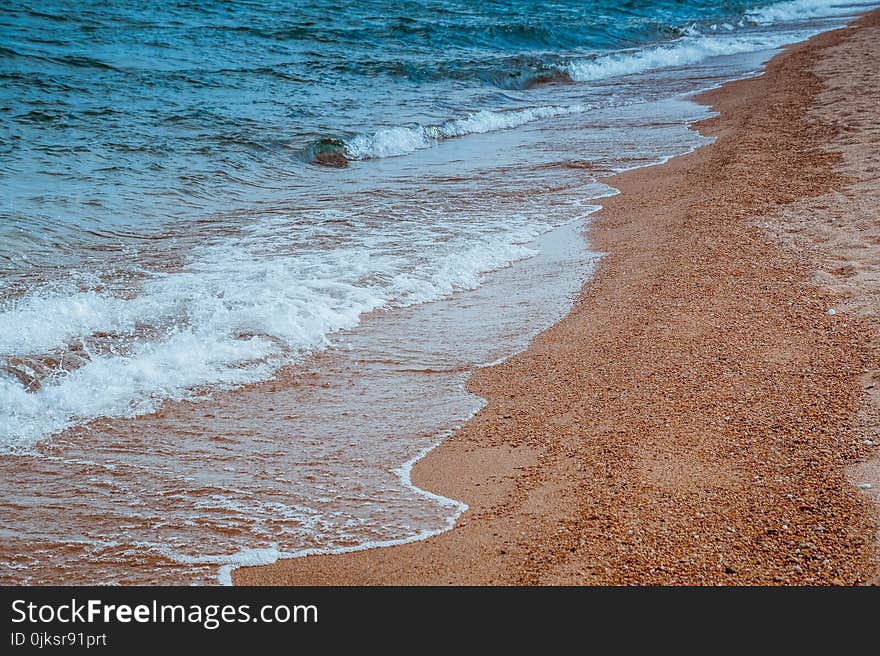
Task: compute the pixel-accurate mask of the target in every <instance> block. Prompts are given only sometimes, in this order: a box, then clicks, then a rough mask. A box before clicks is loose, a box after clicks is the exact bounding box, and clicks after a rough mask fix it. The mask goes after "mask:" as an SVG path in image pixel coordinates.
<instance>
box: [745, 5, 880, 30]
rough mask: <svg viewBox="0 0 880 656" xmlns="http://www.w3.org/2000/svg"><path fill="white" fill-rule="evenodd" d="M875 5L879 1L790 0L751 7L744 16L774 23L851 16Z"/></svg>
mask: <svg viewBox="0 0 880 656" xmlns="http://www.w3.org/2000/svg"><path fill="white" fill-rule="evenodd" d="M877 5H880V3H878V2H876V0H874V1H865V0H841V1H837V2H828V0H791V1H789V2H777V3H774V4H771V5H769V6H766V7H761V8H759V9H753V10H752V11H749V12H748V13H746V18H747V19H748V20H750V21H752V22H753V23H758V24H759V25H774V24H778V23H787V22H790V21H802V20H808V19H810V18H828V17H832V16H853V15H855V14H858V13H859V12H862V11H866V10H867V9H869V8H870V7H874V6H877Z"/></svg>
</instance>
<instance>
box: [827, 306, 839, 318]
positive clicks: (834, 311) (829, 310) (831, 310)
mask: <svg viewBox="0 0 880 656" xmlns="http://www.w3.org/2000/svg"><path fill="white" fill-rule="evenodd" d="M826 314H828V316H829V317H833V316H834V315H835V314H837V310H835V309H834V308H828V312H827V313H826Z"/></svg>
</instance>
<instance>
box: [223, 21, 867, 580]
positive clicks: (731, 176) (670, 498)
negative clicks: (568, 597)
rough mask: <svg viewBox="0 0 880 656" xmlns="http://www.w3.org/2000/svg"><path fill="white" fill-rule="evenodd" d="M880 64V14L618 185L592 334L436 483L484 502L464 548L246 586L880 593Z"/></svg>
mask: <svg viewBox="0 0 880 656" xmlns="http://www.w3.org/2000/svg"><path fill="white" fill-rule="evenodd" d="M878 61H880V13H877V12H875V13H873V14H869V15H868V16H866V17H864V18H862V19H861V21H860V22H858V23H857V24H856V25H855V28H854V29H853V28H847V29H842V30H837V31H834V32H827V33H825V34H822V35H819V36H818V37H815V38H813V39H812V40H810V41H808V42H806V43H803V44H799V45H796V46H792V47H790V48H788V49H787V50H786V51H785V52H784V53H783V54H781V55H779V56H777V57H776V58H775V59H774V60H772V61H771V62H770V63H769V64H768V65H767V69H766V73H765V74H764V75H761V76H758V77H754V78H750V79H747V80H742V81H738V82H734V83H730V84H727V85H725V86H723V87H721V88H719V89H717V90H713V91H711V92H709V93H707V94H704V95H702V96H701V97H699V98H698V99H697V100H698V101H699V102H701V103H704V104H708V105H711V106H712V107H713V108H714V110H715V111H717V112H718V113H719V115H718V116H717V117H716V118H712V119H709V120H707V121H704V122H702V123H700V124H698V125H697V126H695V127H696V129H698V130H699V131H700V132H701V133H703V134H705V135H708V136H713V137H716V141H715V142H714V143H713V144H712V145H710V146H706V147H703V148H701V149H699V150H698V151H696V152H694V153H692V154H690V155H687V156H683V157H679V158H676V159H674V160H671V161H670V162H668V163H667V164H664V165H661V166H655V167H650V168H643V169H639V170H635V171H632V172H628V173H625V174H621V175H618V176H616V177H614V178H612V179H611V180H610V184H612V185H613V186H615V187H617V188H618V189H620V191H621V193H620V194H619V195H618V196H615V197H613V198H611V199H606V200H603V201H602V204H603V205H604V208H603V209H602V210H601V211H600V212H599V213H598V214H597V215H596V216H595V218H594V220H593V221H592V223H591V225H590V227H589V233H588V237H589V241H590V244H591V246H592V247H593V248H595V249H597V250H600V251H602V252H604V253H606V254H607V255H606V256H605V258H604V259H603V260H602V263H601V265H600V267H599V269H598V271H597V273H596V275H595V276H594V277H593V279H592V280H591V281H590V282H589V283H588V284H587V285H586V286H585V288H584V290H583V292H582V294H581V297H580V298H579V300H578V302H577V304H576V306H575V308H574V309H573V311H572V312H571V313H570V314H569V315H568V316H567V317H566V318H565V319H564V320H563V321H561V322H560V323H558V324H556V325H555V326H553V327H552V328H551V329H549V330H547V331H546V332H544V333H542V334H541V335H540V336H539V337H538V338H537V339H536V340H535V341H534V342H533V344H532V345H531V347H530V348H529V349H528V350H527V351H525V352H524V353H522V354H520V355H518V356H516V357H514V358H512V359H510V360H508V361H506V362H504V363H503V364H500V365H497V366H494V367H491V368H487V369H482V370H480V371H479V372H478V373H477V374H476V375H475V376H474V378H473V379H472V381H471V384H470V385H471V389H472V390H473V391H474V392H475V393H477V394H480V395H481V396H483V397H485V398H486V399H487V400H488V404H487V405H486V406H485V408H484V409H483V410H482V411H481V412H480V413H479V414H478V415H477V416H476V417H475V418H474V419H472V420H471V421H470V422H469V423H468V424H467V425H466V426H465V427H464V428H463V429H461V430H459V431H458V432H457V433H455V434H454V435H453V436H452V437H450V438H449V439H447V440H446V441H445V442H444V443H443V444H442V445H441V446H440V447H438V448H437V449H436V450H435V451H433V452H432V453H431V454H430V455H429V456H428V457H426V458H425V459H423V460H422V461H420V462H419V463H418V464H417V466H416V467H415V469H414V472H413V480H414V482H415V483H416V484H417V485H419V486H420V487H422V488H425V489H427V490H430V491H433V492H436V493H438V494H442V495H445V496H448V497H453V498H456V499H461V500H463V501H464V502H465V503H467V504H468V505H469V507H470V509H469V510H468V511H467V512H466V513H465V514H464V515H463V516H462V517H461V518H460V520H459V521H458V523H457V525H456V527H455V528H454V529H453V530H451V531H449V532H447V533H444V534H442V535H439V536H436V537H434V538H431V539H429V540H426V541H424V542H418V543H412V544H407V545H403V546H397V547H392V548H385V549H373V550H368V551H362V552H356V553H349V554H345V555H333V556H319V557H308V558H301V559H295V560H283V561H280V562H278V563H276V564H274V565H269V566H263V567H252V568H243V569H240V570H237V571H236V572H235V573H234V577H233V578H234V581H235V583H237V584H244V585H262V584H276V585H277V584H281V585H309V584H311V585H314V584H319V585H324V584H328V585H338V584H343V585H349V584H354V585H363V584H367V585H372V584H405V585H410V584H429V585H434V584H456V585H462V584H464V585H471V584H529V585H533V584H823V585H824V584H844V585H851V584H864V583H867V582H870V581H871V580H872V579H875V577H876V576H877V569H878V549H877V515H878V513H877V503H876V502H877V501H878V494H877V490H878V488H880V480H878V479H880V466H878V464H877V463H878V461H877V455H878V446H877V444H878V439H880V438H878V426H880V405H878V403H880V387H878V381H880V345H878V340H877V334H878V332H877V329H878V317H880V252H878V249H877V245H878V244H880V225H878V223H877V220H876V217H877V212H878V207H880V178H878V171H880V120H878V118H880V117H878V113H877V108H878V107H880V76H878V73H880V71H878V64H877V62H878ZM869 486H870V487H869Z"/></svg>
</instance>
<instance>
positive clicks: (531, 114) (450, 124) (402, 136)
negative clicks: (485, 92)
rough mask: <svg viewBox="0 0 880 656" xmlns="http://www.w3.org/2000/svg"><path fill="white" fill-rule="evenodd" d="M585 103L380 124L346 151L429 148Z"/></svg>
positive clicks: (377, 154)
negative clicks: (406, 123)
mask: <svg viewBox="0 0 880 656" xmlns="http://www.w3.org/2000/svg"><path fill="white" fill-rule="evenodd" d="M589 108H590V107H589V106H588V105H582V104H575V105H568V106H543V107H529V108H526V109H517V110H508V111H494V112H493V111H489V110H481V111H479V112H474V113H472V114H468V115H467V116H464V117H462V118H457V119H453V120H450V121H447V122H446V123H443V124H441V125H428V126H422V125H416V126H410V127H392V128H383V129H381V130H378V131H376V132H374V133H373V134H362V135H358V136H356V137H353V138H352V139H350V140H348V141H347V142H346V144H345V153H346V155H347V156H348V157H349V158H350V159H376V158H381V157H396V156H398V155H407V154H409V153H412V152H415V151H417V150H421V149H423V148H428V147H430V146H432V145H434V144H436V143H437V142H439V141H442V140H444V139H451V138H453V137H463V136H466V135H469V134H483V133H486V132H495V131H497V130H509V129H511V128H515V127H519V126H521V125H525V124H527V123H533V122H535V121H541V120H546V119H550V118H557V117H559V116H566V115H569V114H579V113H582V112H585V111H587V110H588V109H589Z"/></svg>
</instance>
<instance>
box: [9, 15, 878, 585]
mask: <svg viewBox="0 0 880 656" xmlns="http://www.w3.org/2000/svg"><path fill="white" fill-rule="evenodd" d="M878 4H880V3H877V2H870V3H869V2H865V1H864V0H839V1H832V2H820V1H815V0H794V1H787V2H725V1H711V0H706V1H687V0H678V1H672V0H657V1H653V2H649V1H637V0H617V1H610V0H597V1H594V2H589V1H575V0H555V1H542V0H530V1H525V0H479V1H477V0H420V1H413V0H395V1H394V2H391V1H388V0H372V1H371V0H359V1H357V2H353V1H350V0H332V1H331V0H298V1H294V0H290V1H281V0H262V1H259V2H257V1H248V0H224V1H220V0H199V1H196V0H192V1H183V0H181V1H175V0H162V1H159V0H138V1H137V2H121V1H120V2H112V1H109V0H104V1H99V0H33V1H30V2H24V1H22V0H6V1H5V2H3V3H2V4H0V583H6V584H57V583H74V584H79V583H100V584H169V583H170V584H215V583H229V582H230V576H231V572H232V571H233V570H234V569H235V568H236V567H239V566H242V565H251V564H261V563H271V562H274V561H276V560H278V559H279V558H294V557H298V556H302V555H305V554H312V553H326V552H339V551H347V550H355V549H363V548H371V547H378V546H382V545H388V544H398V543H402V542H407V541H412V540H418V539H423V538H425V537H428V536H430V535H434V534H436V533H439V532H442V531H444V530H447V529H448V528H450V527H451V526H452V525H453V524H454V522H455V520H456V518H457V517H458V516H459V515H460V514H461V513H462V512H463V511H464V510H465V506H464V504H463V503H462V502H460V501H458V500H455V499H449V498H445V497H442V496H439V495H436V494H434V493H432V492H429V491H426V490H422V489H419V488H418V487H415V486H414V485H413V484H412V482H411V481H410V478H409V472H410V468H411V467H412V465H413V463H415V462H416V461H417V460H418V459H419V458H420V457H422V456H423V455H424V454H425V453H427V452H428V451H430V449H432V448H433V447H435V446H436V445H437V444H438V443H439V442H440V441H442V439H443V438H444V437H445V436H447V435H449V434H450V433H451V432H452V431H454V430H455V429H456V428H457V427H459V426H461V425H462V424H463V423H464V422H465V421H467V419H468V418H469V417H471V416H472V415H473V414H474V413H475V412H477V411H478V410H479V408H480V407H481V405H482V404H483V403H484V401H483V400H482V399H481V398H479V397H478V396H475V395H473V394H472V393H470V392H469V391H468V390H467V381H468V379H469V378H470V376H471V375H472V373H473V372H474V371H475V370H476V369H478V368H480V367H484V366H487V365H491V364H493V363H498V362H502V361H503V360H504V359H505V358H507V357H510V356H511V355H512V354H514V353H517V352H518V351H521V350H522V349H524V348H525V347H526V346H527V345H528V343H529V341H530V340H531V339H533V338H534V336H535V335H536V334H538V333H539V332H540V331H542V330H543V329H545V328H547V327H548V326H549V325H551V324H552V323H554V322H555V321H557V320H558V319H559V318H561V317H562V316H564V315H565V313H566V312H567V311H568V309H569V308H570V307H571V304H572V303H573V301H574V300H575V298H576V297H577V294H578V291H579V290H580V289H581V287H582V285H583V284H584V283H585V282H588V280H589V277H590V275H591V272H592V271H593V270H594V268H595V267H596V265H597V264H598V263H599V262H600V261H601V258H602V256H603V254H602V253H597V252H594V251H593V250H592V249H591V247H590V244H589V243H588V241H587V238H586V237H585V230H586V228H587V227H588V225H589V221H590V216H591V215H592V214H593V213H594V212H595V211H596V210H597V209H598V208H599V207H600V206H601V202H602V201H601V199H602V198H604V197H607V196H609V195H611V194H614V193H616V190H615V189H614V188H613V187H611V186H609V185H608V184H607V182H606V180H607V178H608V177H609V176H610V175H612V174H614V173H616V172H619V171H623V170H627V169H632V168H636V167H643V166H652V165H656V164H659V163H662V162H664V161H666V160H667V159H668V158H670V157H673V156H675V155H679V154H682V153H686V152H689V151H691V150H693V149H695V148H698V147H701V146H703V145H705V144H707V143H709V140H708V139H706V138H704V137H702V136H700V135H699V134H698V133H697V132H695V131H694V130H692V129H691V128H690V126H691V125H692V124H693V123H694V122H695V121H697V120H699V119H702V118H705V117H707V116H709V115H710V114H709V110H708V109H707V108H706V107H704V106H701V105H698V104H696V103H694V102H693V101H692V100H691V97H692V96H693V95H694V94H695V93H697V92H699V91H702V90H706V89H709V88H712V87H715V86H717V85H719V84H721V83H723V82H725V81H728V80H732V79H738V78H743V77H747V76H752V75H758V74H760V72H761V67H762V64H763V63H764V62H766V61H767V60H768V59H769V58H771V57H772V56H773V55H774V54H776V53H777V52H779V49H780V47H782V46H784V45H785V44H789V43H793V42H797V41H800V40H803V39H805V38H807V37H809V36H811V35H814V34H817V33H819V32H821V31H823V30H828V29H832V28H836V27H840V26H842V25H844V24H845V23H846V22H847V21H848V20H849V19H850V18H851V17H852V16H854V15H857V14H858V13H860V12H863V11H866V10H867V9H870V8H873V7H874V6H876V5H878Z"/></svg>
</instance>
